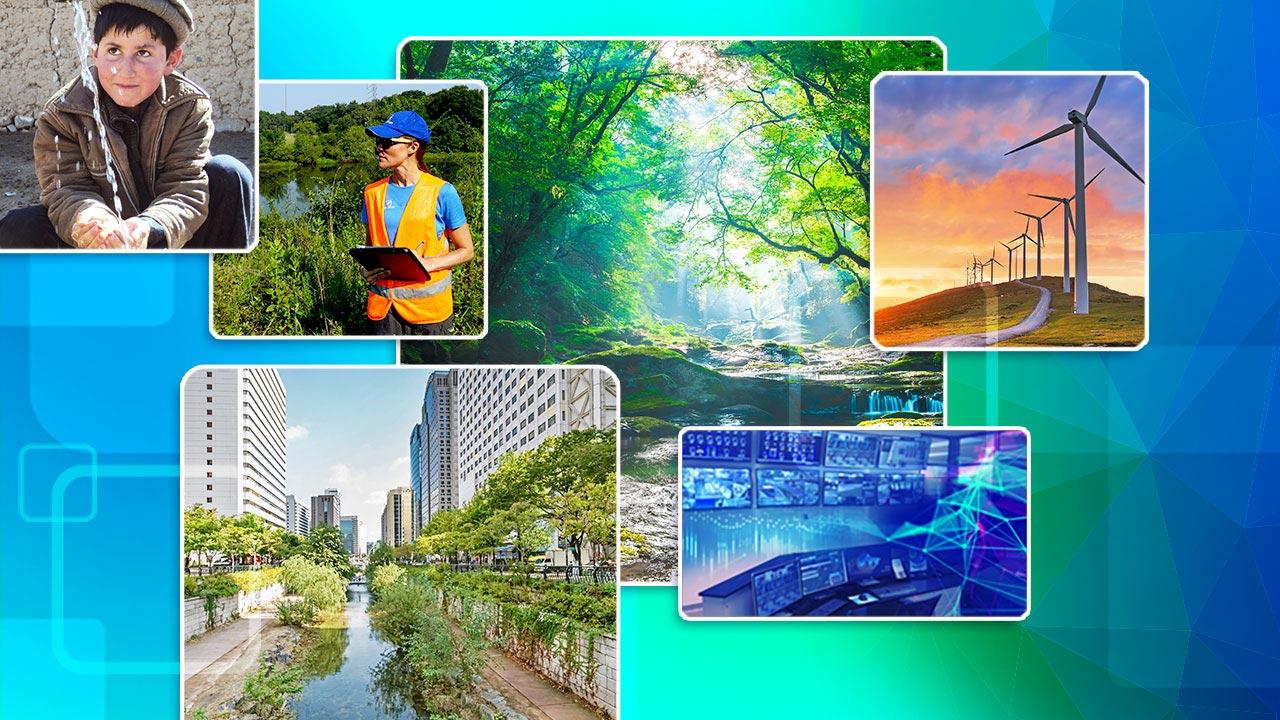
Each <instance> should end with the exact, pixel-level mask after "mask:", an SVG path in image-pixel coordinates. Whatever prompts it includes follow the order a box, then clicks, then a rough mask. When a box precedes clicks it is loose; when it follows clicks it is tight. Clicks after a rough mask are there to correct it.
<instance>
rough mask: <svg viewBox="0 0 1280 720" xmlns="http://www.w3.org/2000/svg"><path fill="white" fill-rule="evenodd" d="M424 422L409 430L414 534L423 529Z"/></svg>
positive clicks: (410, 483)
mask: <svg viewBox="0 0 1280 720" xmlns="http://www.w3.org/2000/svg"><path fill="white" fill-rule="evenodd" d="M422 471H423V462H422V423H418V424H417V425H414V426H413V429H412V430H410V431H409V488H410V489H411V490H413V511H412V513H411V515H412V518H413V536H414V537H417V536H418V531H419V530H421V529H422V499H423V497H424V496H423V494H422Z"/></svg>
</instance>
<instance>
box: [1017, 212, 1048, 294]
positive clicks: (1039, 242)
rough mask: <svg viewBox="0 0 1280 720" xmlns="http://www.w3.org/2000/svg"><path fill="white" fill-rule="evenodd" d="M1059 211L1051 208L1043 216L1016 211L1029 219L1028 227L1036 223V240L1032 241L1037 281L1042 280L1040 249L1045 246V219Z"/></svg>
mask: <svg viewBox="0 0 1280 720" xmlns="http://www.w3.org/2000/svg"><path fill="white" fill-rule="evenodd" d="M1057 209H1058V206H1057V205H1054V206H1052V207H1050V208H1049V212H1046V213H1045V214H1043V215H1032V214H1031V213H1024V212H1022V211H1021V210H1014V212H1016V213H1018V214H1019V215H1021V216H1023V217H1025V218H1027V223H1028V225H1029V224H1030V222H1031V221H1032V220H1035V221H1036V239H1035V240H1032V242H1034V243H1035V244H1036V279H1037V280H1039V279H1040V248H1041V247H1042V246H1043V245H1044V224H1043V223H1044V219H1045V218H1047V217H1049V213H1052V212H1053V211H1054V210H1057Z"/></svg>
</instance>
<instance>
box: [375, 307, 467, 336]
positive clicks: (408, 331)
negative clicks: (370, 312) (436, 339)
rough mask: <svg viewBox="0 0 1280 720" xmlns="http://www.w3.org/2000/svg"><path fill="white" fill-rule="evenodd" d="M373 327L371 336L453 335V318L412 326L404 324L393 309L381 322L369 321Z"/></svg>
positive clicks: (411, 324)
mask: <svg viewBox="0 0 1280 720" xmlns="http://www.w3.org/2000/svg"><path fill="white" fill-rule="evenodd" d="M369 323H370V324H371V325H372V326H373V332H372V334H373V335H452V334H453V316H452V315H450V316H449V317H447V318H445V319H444V320H441V321H440V322H435V323H423V324H421V325H414V324H413V323H410V322H405V320H404V318H402V317H400V315H399V313H397V312H396V310H395V308H392V309H390V310H388V311H387V316H386V317H384V318H382V319H381V320H370V321H369Z"/></svg>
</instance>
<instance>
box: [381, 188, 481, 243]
mask: <svg viewBox="0 0 1280 720" xmlns="http://www.w3.org/2000/svg"><path fill="white" fill-rule="evenodd" d="M414 187H415V186H414V185H397V184H395V183H393V182H389V183H387V197H386V200H385V201H384V202H383V205H382V218H383V220H384V224H385V225H386V226H387V238H388V239H389V240H390V242H391V244H392V245H395V244H396V231H397V230H399V229H400V218H402V217H404V208H405V206H406V205H408V204H409V198H410V197H411V196H412V195H413V188H414ZM360 218H361V219H362V220H363V221H364V224H365V225H368V224H369V208H368V207H365V205H364V201H363V200H362V201H361V203H360ZM466 224H467V216H466V214H465V213H463V211H462V199H461V198H459V197H458V190H457V188H455V187H454V186H453V185H452V184H451V183H445V184H444V185H442V186H441V187H440V195H439V196H438V197H436V236H437V237H439V236H440V235H443V234H444V229H443V228H448V229H449V230H457V229H458V228H460V227H462V226H463V225H466ZM414 245H417V243H414Z"/></svg>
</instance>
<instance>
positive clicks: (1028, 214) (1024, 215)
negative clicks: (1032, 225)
mask: <svg viewBox="0 0 1280 720" xmlns="http://www.w3.org/2000/svg"><path fill="white" fill-rule="evenodd" d="M1014 212H1016V213H1018V214H1019V215H1021V216H1023V217H1028V218H1033V217H1036V216H1035V215H1031V214H1030V213H1024V212H1022V211H1021V210H1014ZM1027 222H1030V220H1028V221H1027Z"/></svg>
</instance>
